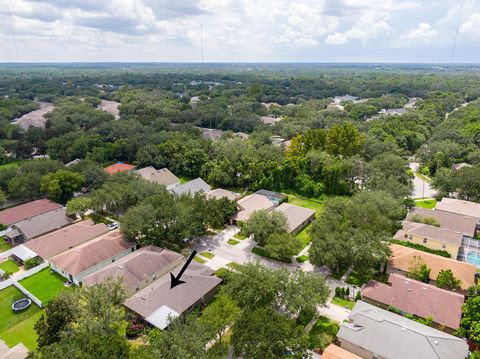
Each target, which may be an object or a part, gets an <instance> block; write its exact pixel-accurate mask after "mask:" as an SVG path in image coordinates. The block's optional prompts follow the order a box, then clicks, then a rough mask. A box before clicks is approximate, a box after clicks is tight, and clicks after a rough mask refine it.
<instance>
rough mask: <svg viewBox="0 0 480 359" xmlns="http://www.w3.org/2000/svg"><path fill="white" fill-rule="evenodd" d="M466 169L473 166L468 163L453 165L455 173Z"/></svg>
mask: <svg viewBox="0 0 480 359" xmlns="http://www.w3.org/2000/svg"><path fill="white" fill-rule="evenodd" d="M464 167H472V165H470V164H468V163H465V162H462V163H454V164H453V165H452V170H454V171H458V170H460V169H462V168H464Z"/></svg>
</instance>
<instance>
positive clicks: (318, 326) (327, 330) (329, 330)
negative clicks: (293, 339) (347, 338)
mask: <svg viewBox="0 0 480 359" xmlns="http://www.w3.org/2000/svg"><path fill="white" fill-rule="evenodd" d="M339 328H340V326H339V324H338V323H337V322H333V321H330V319H328V318H327V317H324V316H320V318H318V320H317V322H316V323H315V325H314V326H313V327H312V330H310V332H309V333H308V338H309V347H310V349H320V348H321V349H324V348H326V347H327V346H328V345H329V344H330V343H331V342H333V341H334V339H335V336H336V335H337V332H338V329H339Z"/></svg>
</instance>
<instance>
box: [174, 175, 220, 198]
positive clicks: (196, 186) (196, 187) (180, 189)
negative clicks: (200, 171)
mask: <svg viewBox="0 0 480 359" xmlns="http://www.w3.org/2000/svg"><path fill="white" fill-rule="evenodd" d="M211 189H212V188H211V187H210V186H209V185H208V183H207V182H205V181H204V180H203V179H201V178H195V179H194V180H191V181H188V182H186V183H184V184H181V185H180V186H177V187H175V188H173V189H172V192H173V193H175V194H176V195H181V194H188V195H191V196H193V195H195V194H196V193H200V192H203V193H208V192H210V190H211Z"/></svg>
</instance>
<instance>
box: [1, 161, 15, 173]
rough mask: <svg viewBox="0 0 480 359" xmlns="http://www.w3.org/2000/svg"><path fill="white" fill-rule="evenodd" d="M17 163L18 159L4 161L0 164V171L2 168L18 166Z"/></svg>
mask: <svg viewBox="0 0 480 359" xmlns="http://www.w3.org/2000/svg"><path fill="white" fill-rule="evenodd" d="M19 164H20V161H13V162H10V163H5V164H3V165H0V171H1V170H4V169H7V168H12V167H18V165H19Z"/></svg>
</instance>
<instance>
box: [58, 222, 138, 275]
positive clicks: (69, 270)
mask: <svg viewBox="0 0 480 359" xmlns="http://www.w3.org/2000/svg"><path fill="white" fill-rule="evenodd" d="M134 250H135V244H134V243H130V242H126V241H125V240H124V239H123V236H122V234H121V233H120V231H119V230H115V231H111V232H109V233H106V234H104V235H102V236H100V237H98V238H96V239H93V240H91V241H88V242H86V243H83V244H81V245H79V246H77V247H74V248H72V249H70V250H68V251H66V252H63V253H61V254H59V255H56V256H54V257H52V258H50V267H51V268H52V270H54V271H55V272H57V273H59V274H60V275H62V276H64V277H65V278H67V279H68V280H70V281H72V282H74V283H75V284H77V285H80V283H81V282H82V280H83V278H85V277H86V276H88V275H89V274H91V273H93V272H95V271H97V270H99V269H101V268H103V267H105V266H107V265H108V264H110V263H112V262H115V261H116V260H118V259H120V258H122V257H124V256H126V255H127V254H129V253H131V252H133V251H134Z"/></svg>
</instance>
